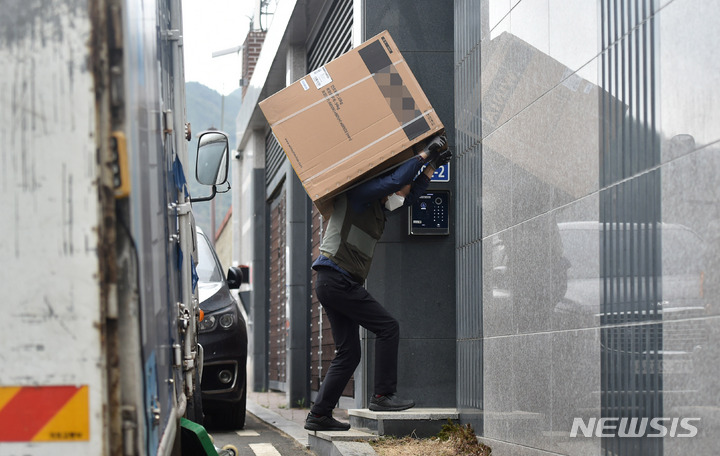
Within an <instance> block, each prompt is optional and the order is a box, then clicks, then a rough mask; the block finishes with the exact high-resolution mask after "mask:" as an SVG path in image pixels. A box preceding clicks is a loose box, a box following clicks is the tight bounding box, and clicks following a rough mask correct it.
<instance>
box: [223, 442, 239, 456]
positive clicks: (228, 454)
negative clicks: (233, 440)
mask: <svg viewBox="0 0 720 456" xmlns="http://www.w3.org/2000/svg"><path fill="white" fill-rule="evenodd" d="M220 454H222V455H224V456H238V454H240V453H239V452H238V449H237V447H236V446H235V445H231V444H229V443H228V444H227V445H225V446H224V447H222V450H221V451H219V452H218V456H219V455H220Z"/></svg>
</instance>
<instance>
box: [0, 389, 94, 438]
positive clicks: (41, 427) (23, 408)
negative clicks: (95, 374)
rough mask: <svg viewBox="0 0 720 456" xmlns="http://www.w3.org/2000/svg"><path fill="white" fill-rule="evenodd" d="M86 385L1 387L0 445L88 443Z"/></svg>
mask: <svg viewBox="0 0 720 456" xmlns="http://www.w3.org/2000/svg"><path fill="white" fill-rule="evenodd" d="M89 427H90V426H89V403H88V386H87V385H84V386H9V387H8V386H0V442H49V441H69V440H89V439H90V432H89Z"/></svg>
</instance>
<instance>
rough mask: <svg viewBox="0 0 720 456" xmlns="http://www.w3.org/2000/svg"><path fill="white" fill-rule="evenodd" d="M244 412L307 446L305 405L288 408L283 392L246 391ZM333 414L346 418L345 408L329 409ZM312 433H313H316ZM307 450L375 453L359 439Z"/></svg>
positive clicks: (349, 455)
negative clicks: (303, 406) (358, 440)
mask: <svg viewBox="0 0 720 456" xmlns="http://www.w3.org/2000/svg"><path fill="white" fill-rule="evenodd" d="M247 411H248V412H249V413H252V414H253V415H255V416H256V417H258V418H259V419H260V420H262V421H264V422H265V423H267V424H269V425H270V426H273V427H275V428H276V429H278V430H279V431H281V432H283V433H285V434H287V435H289V436H290V437H292V438H293V439H295V440H296V441H297V442H298V443H299V444H300V445H302V446H304V447H305V448H310V443H309V439H310V434H309V433H308V431H307V430H305V428H304V427H303V426H304V425H305V418H306V417H307V414H308V413H309V411H310V409H309V407H308V408H290V407H288V404H287V399H286V396H285V393H281V392H274V391H269V392H264V393H257V392H252V391H248V397H247ZM333 416H334V417H335V418H337V419H339V420H340V421H344V422H349V421H350V420H349V416H348V411H347V409H345V408H339V407H338V408H336V409H335V410H334V411H333ZM312 434H315V436H317V434H319V433H312ZM348 435H349V434H348ZM330 440H333V439H330ZM316 443H318V442H317V441H315V443H314V444H313V445H315V444H316ZM333 445H334V447H333ZM362 445H364V446H362ZM311 450H313V451H315V452H316V453H317V454H321V455H325V454H331V455H339V456H370V455H375V454H376V453H375V452H374V451H373V450H372V449H371V448H370V447H369V446H368V445H367V444H363V443H360V442H335V443H334V444H333V443H332V442H330V443H329V447H328V448H322V449H320V448H313V449H311Z"/></svg>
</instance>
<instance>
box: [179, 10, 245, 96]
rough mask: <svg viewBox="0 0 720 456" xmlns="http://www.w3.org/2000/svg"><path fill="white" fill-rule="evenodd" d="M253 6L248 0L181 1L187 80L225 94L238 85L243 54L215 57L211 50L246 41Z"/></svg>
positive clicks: (220, 49) (223, 48)
mask: <svg viewBox="0 0 720 456" xmlns="http://www.w3.org/2000/svg"><path fill="white" fill-rule="evenodd" d="M252 5H253V2H252V1H249V0H182V8H183V35H184V36H183V46H184V48H185V50H184V55H185V80H186V81H188V82H190V81H197V82H200V83H201V84H204V85H206V86H208V87H210V88H211V89H214V90H216V91H217V92H219V93H221V94H225V95H227V94H229V93H231V92H233V91H234V90H235V89H238V88H239V85H238V81H239V80H240V70H241V56H240V55H238V54H230V55H224V56H221V57H215V58H213V57H212V53H213V52H216V51H222V50H225V49H229V48H232V47H235V46H240V45H241V44H243V42H244V41H245V36H246V35H247V32H248V28H249V26H250V18H249V17H248V16H251V15H252Z"/></svg>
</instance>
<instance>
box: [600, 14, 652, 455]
mask: <svg viewBox="0 0 720 456" xmlns="http://www.w3.org/2000/svg"><path fill="white" fill-rule="evenodd" d="M654 4H655V2H654V0H641V1H637V2H619V3H618V2H615V1H613V0H604V1H603V2H602V4H601V18H602V19H601V20H602V23H601V26H602V35H601V37H602V49H603V50H604V51H605V52H604V53H603V57H602V59H601V61H602V73H601V86H602V88H603V89H604V90H603V91H602V93H603V95H601V108H600V109H601V116H600V119H601V120H600V125H599V129H600V154H601V155H600V156H601V161H600V184H601V188H602V191H601V193H600V220H601V222H602V230H601V237H600V246H599V247H600V248H599V250H600V251H599V254H600V264H601V281H602V286H603V293H602V295H603V301H602V303H601V324H602V329H601V333H600V337H601V344H602V352H601V363H600V370H601V386H602V398H601V407H602V416H603V417H612V418H625V417H627V418H634V417H638V418H649V419H652V418H654V417H661V416H663V413H662V388H663V386H662V385H663V383H662V347H663V326H662V313H661V311H660V307H659V305H660V303H661V302H662V296H661V280H662V271H661V258H660V254H661V251H662V250H661V245H660V243H661V223H660V221H661V214H660V207H661V201H660V171H659V170H658V169H656V167H657V166H658V165H659V164H660V147H659V141H658V138H657V134H656V116H655V94H656V78H655V66H656V62H655V53H656V49H655V24H654V22H655V19H654V13H655V12H654V6H653V5H654ZM662 441H663V439H652V438H647V437H645V438H636V439H621V438H611V437H606V438H603V441H602V448H603V451H604V453H605V454H614V455H631V454H632V455H644V454H648V455H649V454H662V452H663V450H662Z"/></svg>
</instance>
